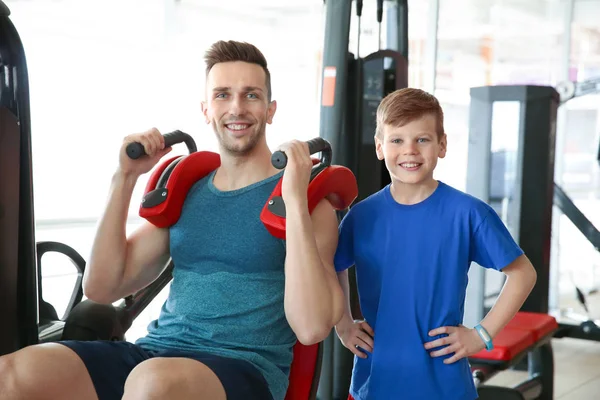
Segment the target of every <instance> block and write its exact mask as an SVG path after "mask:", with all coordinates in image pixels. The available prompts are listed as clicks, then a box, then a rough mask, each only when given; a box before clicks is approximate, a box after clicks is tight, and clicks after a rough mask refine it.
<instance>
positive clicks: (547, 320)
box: [469, 311, 558, 362]
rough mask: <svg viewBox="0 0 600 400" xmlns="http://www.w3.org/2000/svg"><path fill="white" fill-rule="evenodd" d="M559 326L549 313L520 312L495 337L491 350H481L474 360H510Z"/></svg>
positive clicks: (473, 357) (474, 355)
mask: <svg viewBox="0 0 600 400" xmlns="http://www.w3.org/2000/svg"><path fill="white" fill-rule="evenodd" d="M557 328H558V324H557V322H556V319H555V318H554V317H552V316H550V315H547V314H540V313H532V312H524V311H521V312H518V313H517V314H516V315H515V317H514V318H513V319H512V320H511V321H510V322H509V323H508V324H507V325H506V327H505V328H504V329H503V330H502V331H500V333H498V335H496V337H495V338H494V340H493V341H494V348H493V349H492V350H491V351H487V350H481V351H480V352H478V353H476V354H473V355H472V356H471V357H469V358H471V359H472V360H475V361H476V360H477V359H479V360H489V361H505V362H508V361H510V360H512V359H513V358H515V357H516V356H517V355H519V354H520V353H522V352H523V351H525V350H527V349H529V348H530V347H533V346H534V345H535V344H536V343H537V342H538V341H539V340H541V339H542V338H544V337H545V336H547V335H548V334H550V333H552V332H553V331H554V330H556V329H557Z"/></svg>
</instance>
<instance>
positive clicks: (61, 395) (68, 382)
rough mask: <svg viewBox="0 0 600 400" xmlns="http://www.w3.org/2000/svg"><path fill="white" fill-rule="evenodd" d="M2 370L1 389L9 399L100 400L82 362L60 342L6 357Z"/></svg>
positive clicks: (0, 363) (0, 364)
mask: <svg viewBox="0 0 600 400" xmlns="http://www.w3.org/2000/svg"><path fill="white" fill-rule="evenodd" d="M0 370H1V371H0V375H2V376H0V386H2V392H3V396H6V398H8V399H27V400H46V399H63V400H71V399H73V400H75V399H77V400H96V399H97V398H98V397H97V396H96V393H95V391H94V387H93V385H92V381H91V379H90V376H89V374H88V373H87V371H86V368H85V365H84V364H83V362H82V361H81V359H80V358H79V357H78V356H77V354H75V353H74V352H72V351H71V350H69V349H68V348H66V347H65V346H61V345H59V344H56V343H47V344H40V345H34V346H29V347H26V348H24V349H21V350H19V351H17V352H15V353H12V354H9V355H6V356H4V357H2V358H1V359H0ZM3 398H4V397H3Z"/></svg>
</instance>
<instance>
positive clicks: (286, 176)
mask: <svg viewBox="0 0 600 400" xmlns="http://www.w3.org/2000/svg"><path fill="white" fill-rule="evenodd" d="M278 150H281V151H283V152H284V153H285V155H286V156H287V166H286V167H285V172H284V173H283V182H282V184H281V196H282V197H283V201H284V203H285V204H286V205H289V204H296V205H300V206H303V205H306V204H307V202H308V199H307V192H308V184H309V180H310V171H311V169H312V166H313V164H312V160H311V159H310V153H309V150H308V145H307V144H306V142H301V141H299V140H292V141H291V142H287V143H284V144H282V145H281V146H280V147H279V148H278Z"/></svg>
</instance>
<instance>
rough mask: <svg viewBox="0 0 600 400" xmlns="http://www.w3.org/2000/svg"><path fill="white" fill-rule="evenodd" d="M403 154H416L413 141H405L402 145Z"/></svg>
mask: <svg viewBox="0 0 600 400" xmlns="http://www.w3.org/2000/svg"><path fill="white" fill-rule="evenodd" d="M402 150H403V151H402V152H403V153H404V154H407V155H409V154H417V146H416V144H414V143H407V144H405V145H404V148H403V149H402Z"/></svg>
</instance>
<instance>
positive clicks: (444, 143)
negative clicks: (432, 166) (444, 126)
mask: <svg viewBox="0 0 600 400" xmlns="http://www.w3.org/2000/svg"><path fill="white" fill-rule="evenodd" d="M447 149H448V137H447V136H446V134H445V133H444V134H443V135H442V137H441V138H440V153H439V154H438V157H439V158H444V157H446V150H447Z"/></svg>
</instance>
